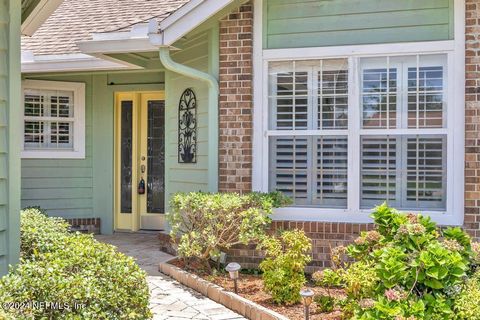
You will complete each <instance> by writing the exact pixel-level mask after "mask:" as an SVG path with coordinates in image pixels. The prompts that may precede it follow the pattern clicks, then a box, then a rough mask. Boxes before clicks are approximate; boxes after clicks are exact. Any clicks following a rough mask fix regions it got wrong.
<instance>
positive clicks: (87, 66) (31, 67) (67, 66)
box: [22, 52, 139, 73]
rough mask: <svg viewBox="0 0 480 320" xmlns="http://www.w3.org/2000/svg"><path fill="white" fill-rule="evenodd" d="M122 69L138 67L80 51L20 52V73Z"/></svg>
mask: <svg viewBox="0 0 480 320" xmlns="http://www.w3.org/2000/svg"><path fill="white" fill-rule="evenodd" d="M124 69H127V70H129V69H139V67H138V66H134V65H131V64H128V63H126V62H122V61H118V60H117V61H112V60H106V59H101V58H97V57H93V56H89V55H86V54H81V53H80V54H65V55H41V56H35V55H33V54H31V53H29V52H22V73H39V72H67V71H102V70H124Z"/></svg>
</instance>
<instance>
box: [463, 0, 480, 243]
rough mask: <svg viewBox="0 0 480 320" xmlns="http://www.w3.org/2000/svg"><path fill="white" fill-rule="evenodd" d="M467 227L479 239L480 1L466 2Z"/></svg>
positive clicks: (470, 0)
mask: <svg viewBox="0 0 480 320" xmlns="http://www.w3.org/2000/svg"><path fill="white" fill-rule="evenodd" d="M465 36H466V48H465V55H466V58H465V68H466V70H465V71H466V82H465V89H466V95H465V100H466V106H465V224H464V228H465V230H466V231H468V232H469V233H470V234H471V235H472V236H473V237H476V238H480V230H479V222H480V0H466V30H465Z"/></svg>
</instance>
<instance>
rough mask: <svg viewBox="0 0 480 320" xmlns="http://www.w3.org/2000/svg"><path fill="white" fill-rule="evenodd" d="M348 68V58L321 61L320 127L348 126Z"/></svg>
mask: <svg viewBox="0 0 480 320" xmlns="http://www.w3.org/2000/svg"><path fill="white" fill-rule="evenodd" d="M347 68H348V62H347V60H343V59H342V60H325V61H321V68H320V71H319V72H318V124H317V126H318V127H317V128H318V129H347V128H348V69H347ZM317 128H315V129H317Z"/></svg>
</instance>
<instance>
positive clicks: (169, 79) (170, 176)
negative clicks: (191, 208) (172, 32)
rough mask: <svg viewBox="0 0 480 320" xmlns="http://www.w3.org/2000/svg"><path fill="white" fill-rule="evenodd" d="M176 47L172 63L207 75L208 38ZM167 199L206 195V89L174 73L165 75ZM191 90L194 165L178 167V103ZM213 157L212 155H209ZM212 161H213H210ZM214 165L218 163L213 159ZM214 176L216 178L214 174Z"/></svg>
mask: <svg viewBox="0 0 480 320" xmlns="http://www.w3.org/2000/svg"><path fill="white" fill-rule="evenodd" d="M187 39H188V40H184V41H181V43H179V44H177V45H179V46H180V47H181V48H183V50H182V51H179V52H176V53H173V54H172V59H173V60H174V61H176V62H178V63H181V64H185V65H187V66H190V67H192V68H195V69H198V70H200V71H204V72H208V71H209V59H208V54H209V36H208V33H206V32H204V33H202V34H200V35H197V36H194V37H187ZM165 85H166V108H167V109H166V120H167V121H166V127H165V131H166V132H167V137H166V148H165V152H166V160H165V170H166V182H167V183H166V195H168V197H170V196H171V195H172V194H174V193H175V192H180V191H182V192H189V191H200V190H201V191H208V161H209V155H208V109H209V99H208V91H209V89H208V86H207V84H206V83H205V82H202V81H199V80H194V79H191V78H188V77H184V76H181V75H178V74H176V73H173V72H170V71H167V72H166V84H165ZM187 88H192V89H193V91H194V92H195V94H196V96H197V117H198V125H197V136H198V141H197V163H196V164H183V163H178V103H179V101H180V96H181V95H182V93H183V91H184V90H185V89H187ZM212 156H214V155H212ZM212 161H213V160H212ZM215 161H217V159H216V157H215ZM213 174H217V173H216V172H215V173H213Z"/></svg>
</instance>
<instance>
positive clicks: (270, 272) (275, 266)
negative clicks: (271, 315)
mask: <svg viewBox="0 0 480 320" xmlns="http://www.w3.org/2000/svg"><path fill="white" fill-rule="evenodd" d="M261 246H262V248H263V249H264V250H265V254H266V258H265V260H263V261H262V263H261V264H260V269H261V270H262V271H263V274H262V277H263V282H264V286H265V290H266V291H267V292H268V293H269V294H271V295H272V298H273V301H274V302H276V303H279V304H294V303H297V302H299V301H300V299H301V297H300V289H301V288H302V287H303V285H304V284H305V282H306V279H305V274H304V269H305V266H306V264H307V263H308V262H310V260H311V257H310V255H309V254H310V252H311V250H312V244H311V241H310V239H309V238H308V237H307V236H306V235H305V233H304V232H303V231H299V230H294V231H284V232H282V233H281V235H280V238H277V237H273V236H272V237H266V238H265V239H264V241H263V242H262V245H261Z"/></svg>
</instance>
